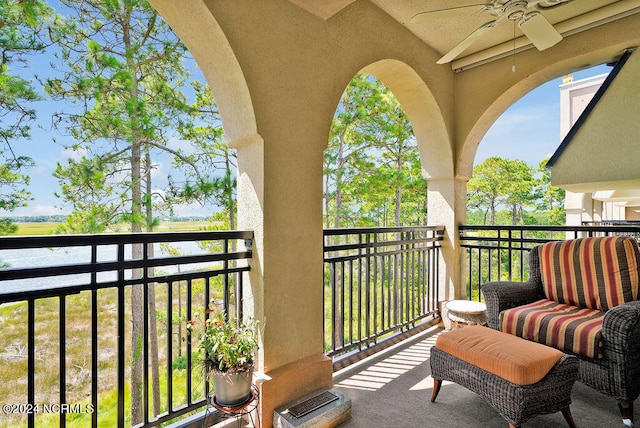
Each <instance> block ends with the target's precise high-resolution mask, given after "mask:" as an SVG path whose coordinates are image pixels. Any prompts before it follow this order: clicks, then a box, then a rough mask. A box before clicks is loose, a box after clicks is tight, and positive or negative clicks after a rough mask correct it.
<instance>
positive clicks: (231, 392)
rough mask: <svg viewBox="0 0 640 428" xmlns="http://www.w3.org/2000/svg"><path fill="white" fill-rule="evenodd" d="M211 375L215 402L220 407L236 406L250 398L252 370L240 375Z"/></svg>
mask: <svg viewBox="0 0 640 428" xmlns="http://www.w3.org/2000/svg"><path fill="white" fill-rule="evenodd" d="M212 374H213V384H214V388H215V391H214V392H215V394H216V401H217V403H218V404H220V405H221V406H225V407H233V406H237V405H240V404H242V403H244V402H246V401H247V400H248V399H249V398H250V397H251V382H252V380H253V370H249V371H246V372H240V373H224V374H223V373H212Z"/></svg>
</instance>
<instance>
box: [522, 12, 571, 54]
mask: <svg viewBox="0 0 640 428" xmlns="http://www.w3.org/2000/svg"><path fill="white" fill-rule="evenodd" d="M518 27H520V30H522V32H523V33H524V35H525V36H527V38H528V39H529V40H531V43H533V44H534V46H535V47H536V48H538V50H539V51H543V50H545V49H548V48H550V47H551V46H553V45H555V44H556V43H558V42H559V41H560V40H562V36H561V35H560V33H558V32H557V31H556V29H555V28H553V25H551V23H550V22H549V21H547V18H545V17H544V16H543V15H542V14H541V13H539V12H531V13H528V14H527V15H525V16H524V17H523V18H522V19H521V20H520V22H518Z"/></svg>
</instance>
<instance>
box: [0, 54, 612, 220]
mask: <svg viewBox="0 0 640 428" xmlns="http://www.w3.org/2000/svg"><path fill="white" fill-rule="evenodd" d="M50 58H51V57H50V56H48V55H46V54H45V55H34V56H31V57H29V67H28V68H25V69H23V70H21V71H22V73H24V76H27V77H28V78H31V77H32V76H33V75H39V76H40V77H45V76H49V75H51V73H52V70H51V67H50V65H49V61H50ZM16 67H18V66H17V65H14V70H12V71H14V72H15V71H17V69H16ZM189 68H190V69H191V71H192V73H193V74H194V77H195V78H199V79H201V80H202V79H203V78H202V75H201V73H200V72H199V70H198V69H197V67H196V66H195V64H194V63H192V64H190V66H189ZM608 71H609V67H607V66H604V65H603V66H598V67H594V68H591V69H588V70H584V71H581V72H576V73H574V78H575V79H576V80H578V79H582V78H586V77H590V76H595V75H599V74H603V73H607V72H608ZM560 83H561V78H557V79H554V80H552V81H550V82H547V83H546V84H544V85H542V86H540V87H538V88H537V89H535V90H533V91H532V92H530V93H529V94H527V95H526V96H525V97H523V98H522V99H520V100H519V101H518V102H516V103H515V104H514V105H512V106H511V107H510V108H509V109H508V110H507V111H506V112H505V113H504V114H503V115H502V116H501V117H500V118H499V119H498V120H497V121H496V123H495V124H494V125H493V126H492V127H491V128H490V130H489V131H488V132H487V134H486V135H485V137H484V139H483V140H482V142H481V143H480V146H479V148H478V152H477V155H476V159H475V164H478V163H481V162H482V161H484V160H485V159H487V158H489V157H491V156H501V157H504V158H508V159H520V160H524V161H525V162H527V163H528V164H529V165H531V166H537V165H538V164H539V163H540V162H541V161H542V160H543V159H544V158H546V157H548V156H550V155H551V154H553V152H554V151H555V149H556V148H557V147H558V145H559V144H560V91H559V86H560ZM36 86H38V85H36ZM35 108H36V110H37V111H38V121H37V123H35V124H34V125H33V131H32V138H31V140H27V141H18V142H15V143H14V144H13V148H14V150H15V151H16V152H17V153H18V154H20V155H26V156H30V157H32V158H33V159H34V161H35V164H36V166H35V167H34V168H32V169H31V170H30V171H29V174H30V176H31V185H30V187H29V190H30V191H31V192H32V195H33V198H34V200H33V201H31V202H30V204H29V206H27V207H24V208H18V209H16V210H15V211H14V212H12V213H7V212H3V211H1V210H0V216H7V215H8V216H22V215H52V214H68V213H69V212H70V211H71V207H70V206H64V205H63V204H62V203H61V201H60V200H58V199H57V198H56V197H55V196H54V192H56V191H58V189H59V184H58V182H57V180H56V179H55V178H54V177H53V176H52V174H53V172H54V170H55V168H56V164H57V163H58V162H60V163H64V162H65V159H67V158H68V157H70V156H71V155H72V154H71V152H69V151H67V150H65V148H64V145H63V143H64V141H65V139H64V137H62V136H60V135H58V134H57V133H56V132H55V131H52V130H51V129H50V127H51V124H50V115H51V113H53V112H54V111H56V110H60V107H59V106H57V105H54V103H52V102H48V101H46V100H45V101H42V102H38V103H36V105H35ZM54 140H57V142H56V141H54ZM174 144H176V145H179V144H180V141H178V140H177V139H176V141H174ZM157 162H158V163H157V170H156V174H157V176H158V177H160V176H162V175H164V176H165V177H166V173H167V171H168V168H169V162H170V159H169V158H168V157H167V158H162V159H158V160H157ZM156 184H158V187H159V188H161V187H162V186H163V185H164V184H166V180H165V181H164V182H162V179H161V178H160V179H159V180H158V181H156ZM211 212H212V208H211V207H208V208H205V207H201V206H200V205H198V204H191V205H185V206H180V207H176V212H175V213H176V215H203V216H205V215H210V214H211Z"/></svg>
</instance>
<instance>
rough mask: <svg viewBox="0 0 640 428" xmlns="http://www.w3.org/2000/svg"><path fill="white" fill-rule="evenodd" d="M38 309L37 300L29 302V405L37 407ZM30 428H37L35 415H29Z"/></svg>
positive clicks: (32, 413)
mask: <svg viewBox="0 0 640 428" xmlns="http://www.w3.org/2000/svg"><path fill="white" fill-rule="evenodd" d="M35 325H36V309H35V300H34V299H29V300H27V403H29V404H30V405H31V406H35V403H36V375H35V373H36V370H35V367H36V364H35V361H36V340H35V336H36V333H35ZM27 421H28V426H29V428H34V427H35V413H34V412H31V413H29V414H28V415H27Z"/></svg>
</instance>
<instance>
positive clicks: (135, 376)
mask: <svg viewBox="0 0 640 428" xmlns="http://www.w3.org/2000/svg"><path fill="white" fill-rule="evenodd" d="M141 201H142V194H141V189H140V143H139V142H137V143H134V144H133V146H132V149H131V232H133V233H136V232H142V227H141V225H140V222H139V221H138V219H139V218H140V214H141ZM131 256H132V257H133V259H141V258H142V244H140V243H135V244H133V245H132V249H131ZM133 276H134V278H142V269H134V271H133ZM143 293H144V290H143V287H142V284H136V285H133V286H132V287H131V352H132V356H131V424H132V425H136V424H138V423H141V422H142V421H143V414H142V411H143V405H142V399H143V368H144V366H143V364H144V355H143V350H144V347H143V339H144V331H143V328H144V312H145V310H144V298H143Z"/></svg>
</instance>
